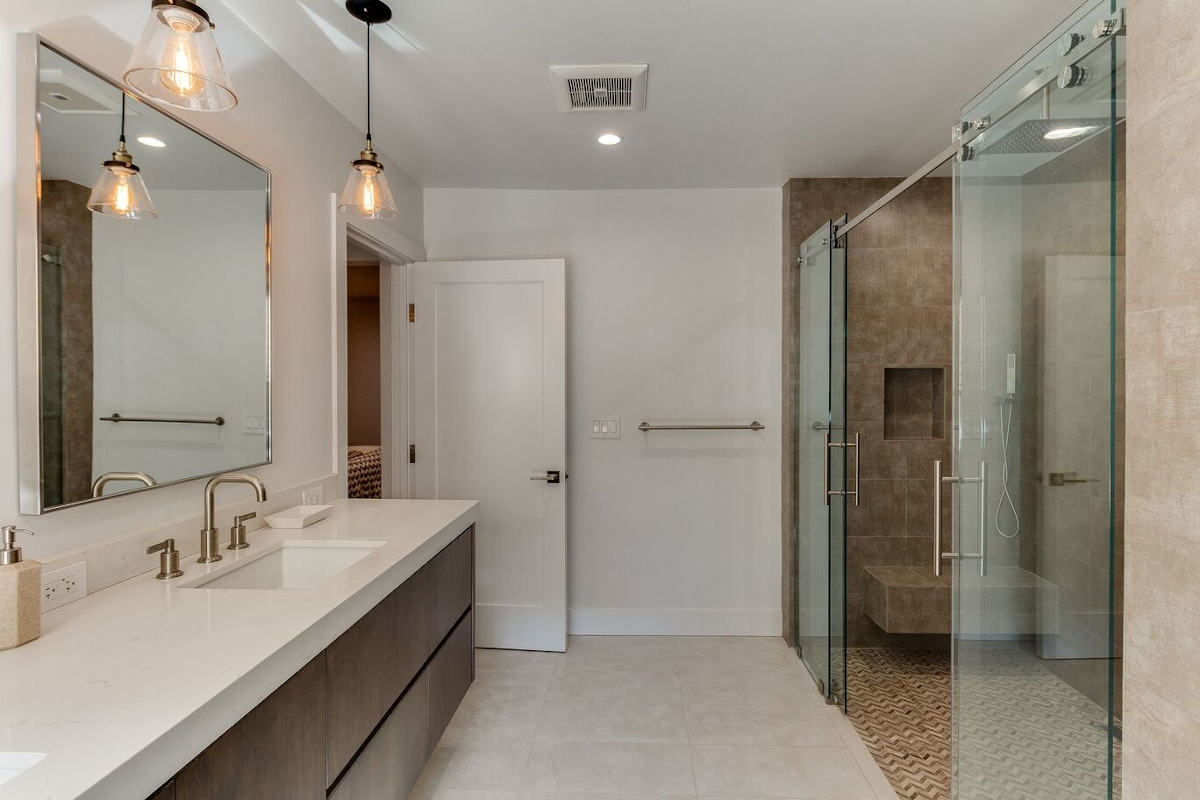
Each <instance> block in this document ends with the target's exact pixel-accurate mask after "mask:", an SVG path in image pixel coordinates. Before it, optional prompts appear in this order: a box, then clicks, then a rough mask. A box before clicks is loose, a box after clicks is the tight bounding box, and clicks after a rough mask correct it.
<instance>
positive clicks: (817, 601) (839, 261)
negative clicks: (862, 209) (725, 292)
mask: <svg viewBox="0 0 1200 800" xmlns="http://www.w3.org/2000/svg"><path fill="white" fill-rule="evenodd" d="M843 221H844V218H843ZM845 253H846V251H845V249H844V248H842V247H839V246H838V245H837V242H836V241H835V239H834V223H833V221H830V222H827V223H826V224H824V225H822V226H821V227H820V229H818V230H817V231H816V232H815V233H814V234H813V235H812V236H810V237H809V238H808V239H807V240H805V242H804V243H803V244H802V245H800V250H799V253H798V254H797V259H796V270H797V276H796V277H797V280H796V281H795V286H796V297H795V298H793V299H794V301H795V303H796V311H797V319H798V324H797V341H796V351H797V374H798V386H797V397H796V408H797V417H798V419H797V425H796V437H797V441H796V448H795V452H796V465H795V466H796V484H795V485H796V492H797V496H796V554H797V565H796V566H797V587H798V589H797V608H796V626H797V631H796V633H797V635H796V643H797V648H798V649H799V652H800V658H801V660H802V661H803V662H804V666H805V667H807V668H808V671H809V672H810V673H811V674H812V677H813V679H814V680H815V681H816V683H817V687H818V688H819V689H820V691H821V692H822V694H824V695H825V697H826V699H827V700H828V701H829V702H838V703H842V704H844V703H845V701H846V658H845V653H846V650H845V629H846V572H845V569H846V567H845V565H846V557H845V546H846V494H845V492H846V488H847V487H846V454H847V451H848V449H847V447H846V444H847V442H846V258H845ZM855 488H857V487H855Z"/></svg>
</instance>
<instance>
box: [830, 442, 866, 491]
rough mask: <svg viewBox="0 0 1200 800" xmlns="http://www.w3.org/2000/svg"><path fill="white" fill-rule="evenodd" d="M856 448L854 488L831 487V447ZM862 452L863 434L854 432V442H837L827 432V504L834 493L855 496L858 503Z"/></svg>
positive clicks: (860, 488)
mask: <svg viewBox="0 0 1200 800" xmlns="http://www.w3.org/2000/svg"><path fill="white" fill-rule="evenodd" d="M831 447H841V448H854V490H853V491H851V490H849V489H842V490H841V491H837V490H832V489H830V488H829V448H831ZM860 453H862V434H861V433H856V434H854V443H853V444H851V443H850V442H835V441H832V440H831V439H830V434H829V433H828V432H826V434H825V505H829V498H830V497H832V496H833V495H841V496H843V497H849V496H851V495H853V496H854V505H858V502H859V498H860V496H861V494H862V491H861V490H862V472H861V466H862V462H861V457H860Z"/></svg>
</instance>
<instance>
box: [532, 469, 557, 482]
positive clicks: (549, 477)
mask: <svg viewBox="0 0 1200 800" xmlns="http://www.w3.org/2000/svg"><path fill="white" fill-rule="evenodd" d="M529 480H531V481H545V482H546V483H562V473H561V472H560V471H559V470H556V469H548V470H546V471H545V472H543V473H542V474H541V475H530V476H529Z"/></svg>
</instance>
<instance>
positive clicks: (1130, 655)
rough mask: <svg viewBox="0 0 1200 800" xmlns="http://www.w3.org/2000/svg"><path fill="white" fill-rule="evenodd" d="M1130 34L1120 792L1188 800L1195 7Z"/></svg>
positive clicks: (1194, 710)
mask: <svg viewBox="0 0 1200 800" xmlns="http://www.w3.org/2000/svg"><path fill="white" fill-rule="evenodd" d="M1132 5H1133V8H1132V9H1131V11H1130V20H1131V21H1130V27H1129V50H1128V52H1129V61H1128V73H1127V74H1128V87H1129V106H1128V110H1129V133H1128V136H1129V142H1128V145H1129V149H1128V153H1129V183H1128V202H1129V207H1128V223H1129V234H1128V247H1129V251H1128V282H1129V286H1128V314H1127V316H1126V325H1127V337H1128V345H1127V349H1128V353H1129V359H1128V372H1127V381H1128V387H1129V392H1128V395H1129V397H1128V416H1129V419H1130V420H1131V421H1132V422H1133V424H1131V425H1129V426H1128V434H1127V437H1126V459H1127V464H1128V478H1127V482H1126V532H1125V536H1126V543H1127V549H1126V565H1125V566H1126V573H1125V669H1126V681H1125V719H1124V724H1125V740H1124V746H1125V770H1124V772H1125V777H1124V787H1125V795H1124V796H1125V797H1126V798H1127V800H1158V798H1167V797H1194V796H1195V794H1196V791H1197V789H1196V781H1197V775H1198V774H1200V773H1198V767H1197V763H1196V755H1197V753H1198V752H1200V677H1198V676H1200V669H1198V667H1200V525H1197V519H1200V259H1198V257H1197V251H1198V248H1200V244H1198V243H1200V156H1198V154H1197V146H1196V144H1195V136H1194V132H1195V130H1196V128H1197V126H1198V125H1200V102H1198V101H1200V28H1198V27H1197V24H1196V23H1197V20H1200V2H1197V1H1196V0H1161V1H1160V2H1154V1H1153V0H1145V1H1144V2H1135V3H1133V4H1132Z"/></svg>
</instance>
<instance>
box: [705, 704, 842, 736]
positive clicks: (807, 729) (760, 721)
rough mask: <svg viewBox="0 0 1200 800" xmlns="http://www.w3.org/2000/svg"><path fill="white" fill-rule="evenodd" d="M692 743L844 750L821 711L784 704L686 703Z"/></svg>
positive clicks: (834, 728) (833, 729) (831, 723)
mask: <svg viewBox="0 0 1200 800" xmlns="http://www.w3.org/2000/svg"><path fill="white" fill-rule="evenodd" d="M685 713H686V717H687V731H688V740H689V741H690V742H691V743H692V744H743V745H762V746H776V747H844V746H845V744H844V743H843V741H842V738H841V736H839V735H838V729H837V728H836V727H835V726H834V724H833V722H832V721H831V720H830V719H828V718H827V717H826V716H825V715H824V714H823V713H822V711H821V710H813V711H804V712H800V711H798V710H797V709H796V708H794V707H791V706H787V705H774V706H744V705H708V704H702V703H695V704H689V705H687V706H686V707H685Z"/></svg>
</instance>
